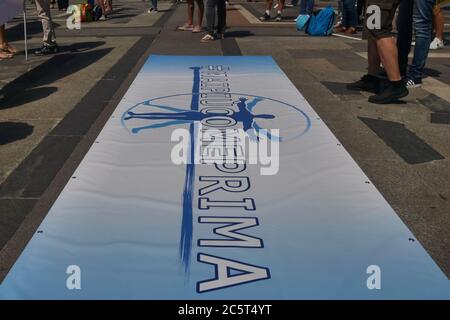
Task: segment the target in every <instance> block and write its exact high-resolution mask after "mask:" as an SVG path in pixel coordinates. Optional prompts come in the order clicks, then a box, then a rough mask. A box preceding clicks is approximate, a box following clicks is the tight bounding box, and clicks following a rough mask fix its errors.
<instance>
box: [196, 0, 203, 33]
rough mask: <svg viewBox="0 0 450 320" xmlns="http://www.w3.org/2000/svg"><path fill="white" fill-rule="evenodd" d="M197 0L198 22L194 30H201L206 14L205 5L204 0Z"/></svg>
mask: <svg viewBox="0 0 450 320" xmlns="http://www.w3.org/2000/svg"><path fill="white" fill-rule="evenodd" d="M196 2H197V7H198V11H197V15H198V22H197V24H196V25H195V27H194V31H201V30H202V24H203V16H204V14H205V5H204V3H203V0H196Z"/></svg>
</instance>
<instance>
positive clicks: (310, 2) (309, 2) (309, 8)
mask: <svg viewBox="0 0 450 320" xmlns="http://www.w3.org/2000/svg"><path fill="white" fill-rule="evenodd" d="M313 10H314V0H306V14H312V12H313Z"/></svg>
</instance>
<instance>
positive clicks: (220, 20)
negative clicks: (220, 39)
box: [206, 0, 227, 35]
mask: <svg viewBox="0 0 450 320" xmlns="http://www.w3.org/2000/svg"><path fill="white" fill-rule="evenodd" d="M216 13H217V33H225V25H226V19H227V8H226V4H225V0H206V29H207V31H208V33H209V34H210V35H214V33H215V29H216V27H215V24H216Z"/></svg>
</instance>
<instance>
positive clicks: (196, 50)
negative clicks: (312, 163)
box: [0, 0, 450, 278]
mask: <svg viewBox="0 0 450 320" xmlns="http://www.w3.org/2000/svg"><path fill="white" fill-rule="evenodd" d="M78 2H79V1H78ZM329 3H331V4H333V5H335V1H332V2H329V1H321V2H320V3H319V5H320V6H324V5H327V4H329ZM114 4H115V12H114V14H113V15H112V19H111V20H109V21H106V22H95V23H86V24H83V26H82V29H81V30H67V29H66V28H65V17H64V16H62V15H61V16H57V17H56V18H55V20H56V22H57V23H58V25H59V26H58V29H57V36H58V42H59V44H60V46H61V48H62V50H61V53H59V54H57V55H55V56H51V57H40V58H37V57H34V56H30V59H29V61H28V62H25V61H24V56H23V52H21V53H20V54H19V55H17V56H16V57H15V58H14V59H13V60H10V61H2V62H0V86H1V90H0V123H1V126H0V154H1V157H0V183H1V184H0V248H3V249H1V250H0V278H1V277H2V275H4V274H5V273H6V272H7V270H8V268H9V267H10V265H11V264H12V263H13V262H14V260H15V258H16V257H17V255H18V254H20V251H21V249H22V248H23V246H24V245H26V243H27V241H28V239H29V238H30V236H31V235H32V234H33V233H34V232H35V231H36V228H37V226H38V224H39V222H40V221H41V220H42V218H43V217H45V214H46V213H47V211H48V209H49V208H50V206H51V204H52V203H53V201H54V200H55V199H56V198H57V196H58V194H59V192H60V191H61V190H62V188H63V186H64V185H65V183H66V182H67V180H68V179H69V178H70V176H71V174H72V172H73V171H74V169H75V168H76V166H77V164H78V163H79V161H80V160H81V159H82V157H83V155H84V154H85V153H86V152H87V150H88V148H89V146H90V145H91V144H92V143H94V142H95V137H96V135H97V134H98V132H99V131H100V130H101V128H102V126H103V124H104V123H105V121H106V119H107V118H108V117H109V115H110V114H111V112H112V111H113V110H114V108H115V106H116V105H117V103H118V102H119V101H120V99H121V97H122V96H123V94H124V93H125V91H126V89H127V88H128V86H129V84H130V83H131V81H132V79H133V78H134V76H135V75H136V74H137V72H138V71H139V68H140V67H141V66H142V64H143V62H144V61H145V59H146V57H147V56H148V55H149V54H172V55H270V56H273V57H274V59H275V60H276V61H277V63H278V64H279V65H280V67H281V68H282V69H283V70H284V72H285V73H286V74H287V76H288V77H289V78H290V79H291V81H292V83H293V84H294V85H295V86H296V87H297V88H298V90H299V91H300V92H301V93H302V94H303V95H304V96H305V98H306V99H307V100H308V101H309V103H310V104H311V105H312V106H313V108H314V109H315V110H316V111H317V113H318V114H319V115H320V117H321V119H322V120H323V121H325V123H326V124H327V125H328V126H329V128H330V129H331V130H332V131H333V133H334V134H335V135H336V137H337V138H338V139H339V140H340V141H341V143H342V145H343V146H344V147H345V148H346V150H347V151H348V152H349V153H350V154H351V156H352V157H353V158H354V159H355V161H356V162H357V163H358V165H359V166H360V167H361V168H362V169H363V171H364V172H365V173H366V174H367V175H368V176H369V178H370V179H371V180H372V182H373V183H374V184H375V185H376V187H377V188H378V189H379V190H380V191H381V193H382V194H383V195H384V197H385V198H386V199H387V201H388V202H389V203H390V205H391V206H392V207H393V208H394V209H395V211H396V212H397V214H398V215H399V216H400V218H401V219H402V220H403V221H404V222H405V224H406V225H407V226H408V227H409V228H410V230H411V231H412V232H413V233H414V235H415V236H416V237H417V239H418V240H419V241H420V242H421V243H422V244H423V245H424V247H425V248H426V249H427V251H428V252H429V253H430V255H431V256H432V257H433V259H434V260H435V261H436V262H437V263H438V264H439V266H440V267H441V268H442V269H443V271H444V272H445V273H446V274H447V276H450V232H449V231H450V144H449V143H448V141H449V138H450V90H449V89H450V47H446V48H445V49H444V50H439V51H433V52H431V54H430V59H429V61H428V64H427V69H426V73H427V78H426V79H425V80H424V87H423V88H420V89H414V90H412V91H411V94H410V95H409V96H408V97H407V98H406V99H404V103H401V104H393V105H383V106H378V105H373V104H369V103H368V102H367V97H368V95H367V94H365V93H358V92H350V91H347V90H346V89H345V83H346V82H350V81H353V80H356V79H358V78H359V77H360V76H361V75H362V74H364V73H365V68H366V63H367V61H366V56H367V52H366V43H365V42H364V41H361V40H359V39H358V35H356V36H355V37H353V38H349V37H339V36H331V37H327V38H313V37H308V36H306V35H305V34H304V33H301V32H297V31H296V30H295V27H294V22H293V21H292V20H293V19H294V18H295V16H296V13H297V12H298V8H289V9H287V10H286V12H285V17H286V19H285V20H284V21H283V22H282V23H275V22H267V23H266V22H264V23H263V22H260V21H259V20H258V17H259V15H261V14H262V12H263V10H264V9H263V8H264V5H263V2H251V3H249V2H244V1H233V4H232V5H230V6H229V7H228V13H227V17H228V20H227V21H228V23H227V24H228V27H229V28H228V30H227V35H226V38H225V39H224V40H221V41H215V42H213V43H209V44H200V43H199V40H200V38H201V36H202V35H201V34H192V33H190V32H180V31H175V29H176V26H178V25H182V24H183V23H184V21H185V14H186V5H185V4H172V3H169V2H160V5H159V7H160V9H161V12H160V13H158V14H147V13H146V7H147V4H146V3H144V2H142V1H139V0H115V1H114ZM28 12H29V14H30V16H32V12H33V8H32V6H28ZM54 13H55V15H58V11H57V10H55V11H54ZM446 15H447V16H450V12H447V13H446ZM21 28H22V25H21V24H20V18H17V19H16V20H15V21H13V22H12V23H11V24H9V25H8V37H9V38H11V39H12V44H13V45H15V46H16V47H18V48H19V49H20V50H23V45H22V42H21V40H20V37H21ZM29 33H30V39H29V43H30V46H31V47H32V48H36V47H38V46H39V43H40V28H39V24H38V22H37V21H36V20H35V18H33V17H32V18H31V19H30V25H29ZM273 85H274V86H276V85H277V84H276V83H274V84H273ZM2 258H3V259H2Z"/></svg>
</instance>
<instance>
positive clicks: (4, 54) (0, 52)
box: [0, 25, 15, 59]
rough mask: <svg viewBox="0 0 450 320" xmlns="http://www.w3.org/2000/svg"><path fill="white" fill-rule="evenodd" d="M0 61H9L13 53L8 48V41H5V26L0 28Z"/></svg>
mask: <svg viewBox="0 0 450 320" xmlns="http://www.w3.org/2000/svg"><path fill="white" fill-rule="evenodd" d="M0 45H1V48H0V59H10V58H12V57H13V55H14V53H15V52H11V51H10V50H9V49H8V48H9V45H8V41H6V31H5V25H1V26H0Z"/></svg>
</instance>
